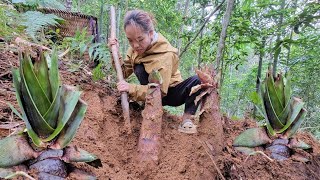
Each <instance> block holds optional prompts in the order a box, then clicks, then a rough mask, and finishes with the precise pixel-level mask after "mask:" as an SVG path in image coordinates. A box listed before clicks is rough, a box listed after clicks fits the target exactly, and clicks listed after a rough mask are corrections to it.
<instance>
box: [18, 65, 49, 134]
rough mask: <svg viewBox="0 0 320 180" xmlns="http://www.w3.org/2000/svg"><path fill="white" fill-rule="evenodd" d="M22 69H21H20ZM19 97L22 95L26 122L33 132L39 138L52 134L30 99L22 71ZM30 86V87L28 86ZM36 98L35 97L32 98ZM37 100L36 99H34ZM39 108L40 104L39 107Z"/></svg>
mask: <svg viewBox="0 0 320 180" xmlns="http://www.w3.org/2000/svg"><path fill="white" fill-rule="evenodd" d="M21 69H22V68H21ZM21 71H22V72H21V74H22V75H21V95H22V99H21V100H22V104H23V107H24V110H25V112H26V115H27V117H28V119H27V120H28V121H29V123H30V124H31V126H32V128H33V130H34V131H35V132H36V133H37V134H38V135H39V136H40V137H43V138H44V137H47V136H48V135H49V134H51V133H52V132H53V130H54V129H53V128H52V127H51V126H50V125H49V124H48V123H47V122H46V121H45V120H44V119H43V117H42V115H41V113H40V111H39V110H38V106H37V105H36V103H35V102H34V101H33V99H32V95H31V93H30V91H29V89H28V85H27V82H26V80H25V79H24V76H23V73H24V72H23V70H21ZM29 86H30V85H29ZM30 87H32V85H31V86H30ZM34 97H36V96H34ZM35 99H37V98H35ZM39 106H41V104H40V105H39Z"/></svg>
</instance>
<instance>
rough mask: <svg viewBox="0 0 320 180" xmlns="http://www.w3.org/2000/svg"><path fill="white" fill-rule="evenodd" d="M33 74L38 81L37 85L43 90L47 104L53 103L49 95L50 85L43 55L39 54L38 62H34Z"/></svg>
mask: <svg viewBox="0 0 320 180" xmlns="http://www.w3.org/2000/svg"><path fill="white" fill-rule="evenodd" d="M33 66H34V73H35V75H36V77H37V79H38V80H39V84H40V86H41V88H42V89H43V91H44V93H45V95H46V97H47V99H48V100H49V102H52V101H53V99H52V98H53V95H52V93H51V85H50V81H49V72H48V64H47V61H46V59H45V57H44V54H43V53H42V52H41V53H40V60H38V61H35V62H34V65H33Z"/></svg>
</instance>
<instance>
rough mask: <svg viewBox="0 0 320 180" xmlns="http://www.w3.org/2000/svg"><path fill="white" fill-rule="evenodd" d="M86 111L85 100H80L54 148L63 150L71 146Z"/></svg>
mask: <svg viewBox="0 0 320 180" xmlns="http://www.w3.org/2000/svg"><path fill="white" fill-rule="evenodd" d="M86 110H87V104H86V103H85V102H84V101H83V100H81V99H79V101H78V103H77V106H76V107H75V109H74V111H73V113H72V115H71V117H70V119H69V121H68V123H67V124H66V126H65V127H64V129H63V130H62V131H61V132H60V135H59V137H58V139H57V140H56V142H55V145H54V146H56V147H57V148H58V149H63V148H65V147H66V146H68V145H69V144H70V142H71V141H72V139H73V138H74V136H75V134H76V132H77V130H78V128H79V126H80V124H81V122H82V120H83V118H84V116H85V113H86Z"/></svg>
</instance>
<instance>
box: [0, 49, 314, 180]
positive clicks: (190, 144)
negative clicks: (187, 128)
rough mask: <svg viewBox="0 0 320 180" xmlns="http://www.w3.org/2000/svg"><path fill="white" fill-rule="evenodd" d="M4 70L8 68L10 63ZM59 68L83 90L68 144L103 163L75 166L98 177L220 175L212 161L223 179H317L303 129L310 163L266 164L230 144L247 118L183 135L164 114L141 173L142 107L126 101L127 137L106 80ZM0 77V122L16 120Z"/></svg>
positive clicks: (6, 81)
mask: <svg viewBox="0 0 320 180" xmlns="http://www.w3.org/2000/svg"><path fill="white" fill-rule="evenodd" d="M0 60H1V62H0V68H4V64H8V63H7V62H11V63H13V64H16V63H17V60H16V57H15V56H13V55H12V54H10V53H2V54H1V53H0ZM4 69H6V70H10V69H11V67H9V68H8V69H7V68H6V67H5V68H4ZM60 70H61V75H62V80H63V82H64V84H71V85H75V86H78V87H79V88H80V89H81V90H82V91H83V93H82V98H83V99H84V100H85V101H86V102H87V103H88V105H89V106H88V110H87V113H86V117H85V119H84V120H83V122H82V124H81V126H80V129H79V131H78V133H77V135H76V137H75V139H74V141H73V143H72V144H73V145H76V146H78V147H80V148H83V149H85V150H87V151H89V152H91V153H94V154H96V155H98V156H99V157H100V158H101V160H102V164H103V167H102V168H99V169H95V168H93V167H90V166H89V165H87V164H85V163H77V164H75V165H76V166H77V167H79V168H81V169H83V170H85V171H88V172H93V173H94V174H96V175H97V177H98V179H113V180H122V179H219V174H218V171H217V168H216V166H215V164H216V165H217V167H218V169H219V170H220V171H221V173H222V175H223V176H224V177H225V178H226V179H319V174H320V145H319V142H317V141H316V140H314V139H313V138H312V136H311V135H309V134H308V133H300V134H299V135H298V138H300V139H302V140H304V141H305V142H307V143H309V144H311V145H313V149H312V150H311V151H310V152H307V154H308V155H309V157H310V158H311V161H310V162H307V163H302V162H297V161H295V160H294V159H289V160H286V161H283V162H276V161H273V162H270V160H268V159H267V158H266V157H264V156H262V155H261V154H257V155H254V156H250V157H248V156H245V155H242V154H240V153H238V152H236V151H235V150H234V149H233V147H232V142H233V140H234V138H235V137H236V136H237V135H238V134H240V133H241V132H242V131H243V130H245V129H247V128H250V127H254V126H256V123H255V122H254V121H252V120H244V121H231V120H229V119H228V118H226V117H224V119H223V121H222V122H224V134H217V133H215V132H213V131H212V130H211V129H214V128H213V127H214V126H215V124H214V123H212V121H210V119H208V118H204V119H203V120H202V121H201V122H200V125H199V127H198V131H199V132H198V133H197V134H196V135H186V134H182V133H179V132H178V131H177V127H178V125H179V123H180V118H179V117H177V116H173V115H170V114H168V113H166V112H165V113H164V115H163V123H162V134H161V146H162V147H161V154H160V157H159V159H160V161H159V164H158V166H157V167H155V168H151V169H149V170H147V171H145V170H144V169H142V168H141V166H140V165H139V163H137V144H138V138H139V131H140V126H141V121H142V116H141V111H142V108H139V107H138V106H136V105H134V104H131V105H130V107H131V108H130V113H131V114H130V115H131V122H132V126H133V133H132V134H131V135H127V134H126V133H125V129H124V122H123V120H122V119H121V114H122V110H121V105H120V100H119V99H120V98H119V94H117V93H115V92H113V91H112V89H111V88H110V85H109V84H107V83H105V82H104V81H99V82H93V81H92V80H91V77H90V73H89V70H83V69H82V70H81V71H78V72H69V71H67V69H66V68H65V66H64V63H62V64H61V67H60ZM2 72H5V71H3V70H1V72H0V74H1V73H2ZM0 81H1V84H0V85H1V91H0V102H1V105H0V108H1V109H0V123H3V122H10V121H13V122H17V121H18V118H17V117H15V116H14V115H12V112H11V110H10V108H9V107H8V105H6V103H5V102H11V103H12V104H14V105H15V106H16V102H15V97H14V90H13V89H12V83H11V81H12V79H11V78H10V75H9V76H8V77H7V76H6V77H1V76H0ZM18 122H21V121H18ZM8 134H10V132H9V130H3V129H0V136H1V137H4V136H7V135H8ZM213 137H214V138H213ZM217 137H221V138H224V147H223V151H222V153H221V154H213V153H212V152H215V143H214V142H212V139H216V138H217Z"/></svg>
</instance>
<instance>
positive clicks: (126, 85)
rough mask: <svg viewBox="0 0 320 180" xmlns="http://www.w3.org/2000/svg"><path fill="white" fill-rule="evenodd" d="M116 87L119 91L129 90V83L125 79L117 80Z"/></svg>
mask: <svg viewBox="0 0 320 180" xmlns="http://www.w3.org/2000/svg"><path fill="white" fill-rule="evenodd" d="M117 88H118V91H120V92H129V83H127V82H126V81H125V80H122V81H120V82H118V84H117Z"/></svg>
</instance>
